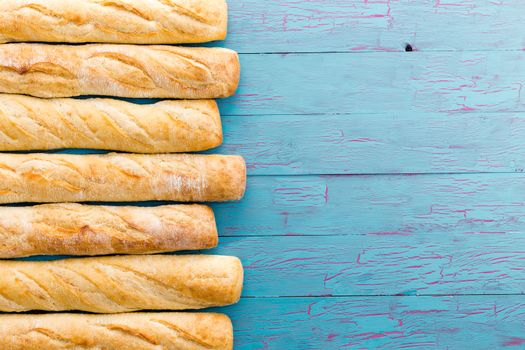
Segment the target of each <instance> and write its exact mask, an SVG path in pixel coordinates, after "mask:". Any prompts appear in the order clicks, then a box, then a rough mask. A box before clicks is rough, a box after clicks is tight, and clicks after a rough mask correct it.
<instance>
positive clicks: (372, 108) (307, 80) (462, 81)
mask: <svg viewBox="0 0 525 350" xmlns="http://www.w3.org/2000/svg"><path fill="white" fill-rule="evenodd" d="M524 58H525V52H522V51H520V52H507V51H505V52H430V53H429V52H426V53H425V52H409V53H406V52H402V53H374V52H373V53H360V54H348V53H341V54H328V55H326V54H288V55H242V57H241V64H242V79H241V83H240V89H239V91H238V94H237V95H236V96H234V97H232V98H229V99H226V100H223V101H220V105H221V111H222V114H223V115H257V114H259V115H260V114H313V113H325V114H326V113H385V112H387V113H388V112H400V111H402V112H406V111H417V112H446V113H457V112H469V111H478V112H487V111H524V110H525V103H524V100H523V96H522V93H521V92H522V84H523V81H524V80H525V65H524V64H523V62H524V61H523V60H524ZM311 117H312V118H315V116H311ZM423 117H424V116H422V118H423ZM371 118H372V116H371Z"/></svg>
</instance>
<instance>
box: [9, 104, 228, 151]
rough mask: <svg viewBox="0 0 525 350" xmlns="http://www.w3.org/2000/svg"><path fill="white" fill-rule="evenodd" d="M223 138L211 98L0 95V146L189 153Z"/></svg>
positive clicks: (218, 141) (24, 148) (16, 148)
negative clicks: (139, 99)
mask: <svg viewBox="0 0 525 350" xmlns="http://www.w3.org/2000/svg"><path fill="white" fill-rule="evenodd" d="M221 142H222V128H221V118H220V115H219V111H218V109H217V104H216V103H215V101H212V100H191V101H190V100H182V101H174V100H165V101H160V102H157V103H153V104H146V105H141V104H136V103H129V102H125V101H119V100H114V99H107V98H104V99H101V98H90V99H82V100H80V99H69V98H58V99H40V98H35V97H29V96H22V95H7V94H0V150H1V151H28V150H50V149H60V148H91V149H107V150H113V151H122V152H137V153H171V152H194V151H203V150H207V149H210V148H214V147H216V146H218V145H220V144H221Z"/></svg>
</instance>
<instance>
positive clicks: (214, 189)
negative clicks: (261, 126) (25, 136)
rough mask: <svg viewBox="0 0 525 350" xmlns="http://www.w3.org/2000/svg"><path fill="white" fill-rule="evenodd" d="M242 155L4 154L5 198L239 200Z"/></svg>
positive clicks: (1, 182)
mask: <svg viewBox="0 0 525 350" xmlns="http://www.w3.org/2000/svg"><path fill="white" fill-rule="evenodd" d="M245 187H246V166H245V163H244V160H243V159H242V157H239V156H221V155H190V154H159V155H142V154H118V153H110V154H90V155H72V154H38V153H37V154H6V153H4V154H0V203H17V202H39V203H48V202H93V201H97V202H135V201H149V200H166V201H180V202H215V201H228V200H238V199H240V198H242V196H243V194H244V190H245Z"/></svg>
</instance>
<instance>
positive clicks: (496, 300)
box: [221, 295, 525, 350]
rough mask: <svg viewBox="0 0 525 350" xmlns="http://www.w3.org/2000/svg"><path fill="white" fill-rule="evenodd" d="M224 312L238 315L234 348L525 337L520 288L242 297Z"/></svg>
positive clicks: (449, 343) (509, 342)
mask: <svg viewBox="0 0 525 350" xmlns="http://www.w3.org/2000/svg"><path fill="white" fill-rule="evenodd" d="M253 310H262V311H261V312H260V313H256V314H255V313H254V312H253ZM221 311H223V312H224V311H226V312H227V313H229V314H230V315H232V321H233V325H234V329H235V349H243V350H244V349H246V350H248V349H301V350H318V349H447V348H448V349H470V348H475V349H479V350H493V349H521V348H522V347H523V344H524V343H525V339H524V337H523V328H524V327H525V317H524V312H525V301H524V298H523V296H521V295H508V296H483V297H479V296H461V297H451V296H435V297H360V296H355V297H346V298H322V299H321V298H268V299H242V301H241V302H240V303H239V304H237V305H235V306H232V307H228V308H226V309H221ZM254 330H256V331H254ZM298 334H300V335H301V336H300V337H298V336H297V335H298Z"/></svg>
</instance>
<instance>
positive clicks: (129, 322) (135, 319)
mask: <svg viewBox="0 0 525 350" xmlns="http://www.w3.org/2000/svg"><path fill="white" fill-rule="evenodd" d="M0 334H1V335H2V337H0V346H1V347H2V349H9V350H41V349H76V350H81V349H93V348H99V349H115V350H116V349H122V350H139V349H140V350H155V349H159V348H161V349H164V350H202V349H211V350H231V349H232V347H233V332H232V325H231V321H230V320H229V318H228V317H226V316H225V315H221V314H211V313H199V314H197V313H165V312H163V313H128V314H119V315H82V314H48V315H0Z"/></svg>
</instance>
